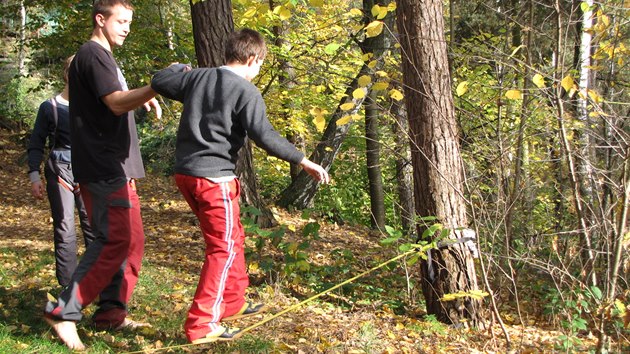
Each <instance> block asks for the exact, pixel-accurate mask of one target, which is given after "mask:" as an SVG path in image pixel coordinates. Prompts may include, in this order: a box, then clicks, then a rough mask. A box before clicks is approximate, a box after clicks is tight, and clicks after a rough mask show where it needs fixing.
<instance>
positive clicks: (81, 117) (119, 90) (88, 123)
mask: <svg viewBox="0 0 630 354" xmlns="http://www.w3.org/2000/svg"><path fill="white" fill-rule="evenodd" d="M132 17H133V7H132V5H131V3H130V2H129V1H128V0H97V1H95V2H94V4H93V11H92V21H93V31H92V36H91V38H90V40H89V41H88V42H86V43H85V44H83V45H82V46H81V47H80V48H79V50H78V51H77V53H76V56H75V58H74V60H73V61H72V63H71V65H70V70H69V73H68V77H69V87H70V127H71V137H72V166H73V169H74V177H75V179H76V180H77V182H79V183H80V184H81V195H82V197H83V201H84V202H85V205H86V207H87V211H88V215H89V216H90V223H91V225H92V229H93V231H94V234H95V239H94V241H93V242H92V244H90V246H89V247H88V249H87V250H86V252H85V253H84V255H83V257H82V258H81V261H80V262H79V265H78V267H77V269H76V271H75V272H74V274H73V275H72V280H71V282H70V285H69V286H68V287H67V288H66V289H65V290H64V291H63V292H62V293H61V294H60V295H59V298H58V299H57V300H56V301H49V302H48V303H47V304H46V308H45V310H44V311H45V314H44V319H45V320H46V322H48V324H50V325H51V326H52V328H53V329H54V330H55V332H56V333H57V335H58V336H59V338H60V339H61V340H62V341H63V342H64V343H65V344H66V346H67V347H68V348H70V349H73V350H82V349H84V348H85V346H84V344H83V342H82V341H81V339H80V338H79V335H78V333H77V328H76V322H78V321H79V320H81V318H82V317H83V316H82V312H81V311H82V309H83V308H84V307H86V306H87V305H89V304H90V303H91V302H93V301H94V300H95V299H96V298H97V297H98V298H99V301H98V304H97V305H98V309H97V310H96V311H95V313H94V315H93V317H92V320H93V324H94V326H95V327H96V328H97V329H98V330H102V329H113V330H117V329H122V328H136V327H138V326H141V325H148V324H142V323H138V322H135V321H132V320H130V319H128V318H127V304H128V302H129V299H130V298H131V295H132V293H133V290H134V288H135V286H136V283H137V280H138V273H139V272H140V265H141V262H142V256H143V253H144V230H143V226H142V219H141V215H140V204H139V200H138V195H137V193H136V185H135V180H136V179H138V178H142V177H144V167H143V164H142V159H141V157H140V149H139V145H138V136H137V132H136V125H135V120H134V116H133V112H132V110H133V109H135V108H138V107H140V106H144V107H145V108H146V109H147V110H150V109H151V107H153V108H154V109H155V113H156V115H157V117H158V118H159V117H160V116H161V108H160V105H159V104H158V102H157V100H155V98H154V96H155V95H156V92H155V91H153V89H151V87H150V86H144V87H140V88H137V89H133V90H128V88H127V84H126V83H125V79H124V77H123V75H122V73H121V71H120V68H119V67H118V64H117V63H116V60H115V59H114V56H113V53H112V51H113V49H114V48H115V47H117V46H121V45H122V44H123V42H124V41H125V38H126V37H127V35H129V31H130V24H131V21H132Z"/></svg>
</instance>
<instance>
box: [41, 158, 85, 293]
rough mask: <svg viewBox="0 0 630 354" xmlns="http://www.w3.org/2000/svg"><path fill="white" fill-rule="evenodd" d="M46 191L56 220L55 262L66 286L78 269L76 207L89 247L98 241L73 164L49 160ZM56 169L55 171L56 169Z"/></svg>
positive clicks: (63, 284)
mask: <svg viewBox="0 0 630 354" xmlns="http://www.w3.org/2000/svg"><path fill="white" fill-rule="evenodd" d="M44 166H45V167H44V175H45V176H46V192H47V194H48V201H49V202H50V211H51V213H52V219H53V235H54V245H55V265H56V275H57V281H59V284H60V285H61V286H63V287H66V286H68V284H70V279H71V278H72V273H74V271H75V269H76V268H77V232H76V227H75V223H74V209H75V208H76V209H77V211H78V213H79V222H80V224H81V229H82V230H83V241H84V242H85V247H86V248H87V246H88V245H89V244H90V243H91V242H92V241H93V240H94V234H93V233H92V228H91V227H90V223H89V219H88V215H87V212H86V210H85V205H84V204H83V199H81V194H80V193H79V190H78V185H76V184H75V183H74V182H73V180H74V178H73V177H72V167H71V166H70V164H69V163H63V162H53V161H49V162H48V163H46V164H44ZM52 168H54V169H55V171H53V170H52Z"/></svg>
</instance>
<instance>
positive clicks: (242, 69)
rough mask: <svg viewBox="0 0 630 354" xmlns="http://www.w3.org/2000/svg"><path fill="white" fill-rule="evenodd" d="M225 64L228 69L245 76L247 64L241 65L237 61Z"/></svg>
mask: <svg viewBox="0 0 630 354" xmlns="http://www.w3.org/2000/svg"><path fill="white" fill-rule="evenodd" d="M225 66H227V67H228V68H230V70H231V71H232V72H234V73H235V74H236V75H238V76H240V77H243V78H245V76H246V70H247V65H243V64H241V63H239V62H231V63H227V64H225Z"/></svg>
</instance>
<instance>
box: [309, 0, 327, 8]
mask: <svg viewBox="0 0 630 354" xmlns="http://www.w3.org/2000/svg"><path fill="white" fill-rule="evenodd" d="M309 4H311V6H313V7H322V6H324V0H309Z"/></svg>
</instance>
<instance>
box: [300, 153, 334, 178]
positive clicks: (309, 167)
mask: <svg viewBox="0 0 630 354" xmlns="http://www.w3.org/2000/svg"><path fill="white" fill-rule="evenodd" d="M300 166H302V168H303V169H304V171H306V173H308V174H309V175H311V177H313V178H314V179H315V180H316V181H318V182H322V183H324V184H328V183H330V176H329V175H328V171H326V169H324V168H323V167H322V166H320V165H318V164H316V163H315V162H313V161H311V160H309V159H307V158H306V157H305V158H303V159H302V162H300Z"/></svg>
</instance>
